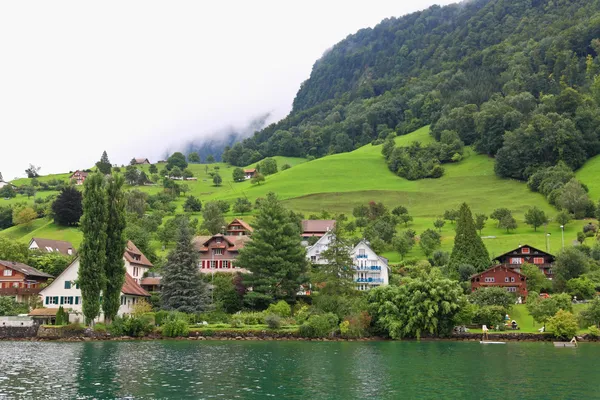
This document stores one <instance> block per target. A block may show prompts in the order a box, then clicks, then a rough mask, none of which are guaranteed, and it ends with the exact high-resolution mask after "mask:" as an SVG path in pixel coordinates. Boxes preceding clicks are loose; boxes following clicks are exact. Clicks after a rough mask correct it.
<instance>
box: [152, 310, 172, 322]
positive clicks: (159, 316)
mask: <svg viewBox="0 0 600 400" xmlns="http://www.w3.org/2000/svg"><path fill="white" fill-rule="evenodd" d="M168 316H169V312H168V311H164V310H160V311H157V312H156V313H154V323H155V324H156V325H157V326H162V325H163V324H164V323H165V322H167V318H168Z"/></svg>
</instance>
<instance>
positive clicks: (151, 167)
mask: <svg viewBox="0 0 600 400" xmlns="http://www.w3.org/2000/svg"><path fill="white" fill-rule="evenodd" d="M148 172H150V173H151V174H156V173H158V168H157V167H156V165H155V164H151V165H150V167H149V168H148Z"/></svg>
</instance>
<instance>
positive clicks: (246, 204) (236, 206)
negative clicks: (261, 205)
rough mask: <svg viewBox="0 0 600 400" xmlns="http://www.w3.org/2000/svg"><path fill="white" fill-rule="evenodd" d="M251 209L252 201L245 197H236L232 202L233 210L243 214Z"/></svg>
mask: <svg viewBox="0 0 600 400" xmlns="http://www.w3.org/2000/svg"><path fill="white" fill-rule="evenodd" d="M250 211H252V203H251V202H250V200H248V199H247V198H245V197H238V198H237V199H235V202H234V203H233V212H235V213H236V214H242V215H244V214H245V213H247V212H250Z"/></svg>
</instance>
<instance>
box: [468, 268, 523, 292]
mask: <svg viewBox="0 0 600 400" xmlns="http://www.w3.org/2000/svg"><path fill="white" fill-rule="evenodd" d="M486 287H502V288H506V290H507V291H509V292H511V293H515V294H516V295H518V296H520V297H522V299H523V300H525V299H526V298H527V277H526V276H525V275H523V274H521V273H520V272H517V271H516V270H515V269H514V268H510V267H507V266H505V265H495V266H493V267H492V268H489V269H486V270H485V271H483V272H480V273H478V274H475V275H473V276H471V291H472V292H474V291H476V290H477V289H479V288H486Z"/></svg>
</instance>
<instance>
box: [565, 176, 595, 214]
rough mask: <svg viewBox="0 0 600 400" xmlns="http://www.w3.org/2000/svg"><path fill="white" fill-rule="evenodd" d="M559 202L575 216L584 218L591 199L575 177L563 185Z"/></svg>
mask: <svg viewBox="0 0 600 400" xmlns="http://www.w3.org/2000/svg"><path fill="white" fill-rule="evenodd" d="M557 204H558V205H559V206H560V207H561V208H562V209H563V210H566V211H568V212H569V213H571V214H573V215H574V216H575V218H583V217H585V216H586V213H587V210H588V208H589V204H590V199H589V198H588V194H587V192H586V190H585V189H584V187H583V186H582V185H581V183H579V181H578V180H577V179H576V178H573V179H571V180H570V181H569V182H567V183H566V184H565V186H563V188H562V190H561V192H560V195H559V196H558V199H557Z"/></svg>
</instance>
